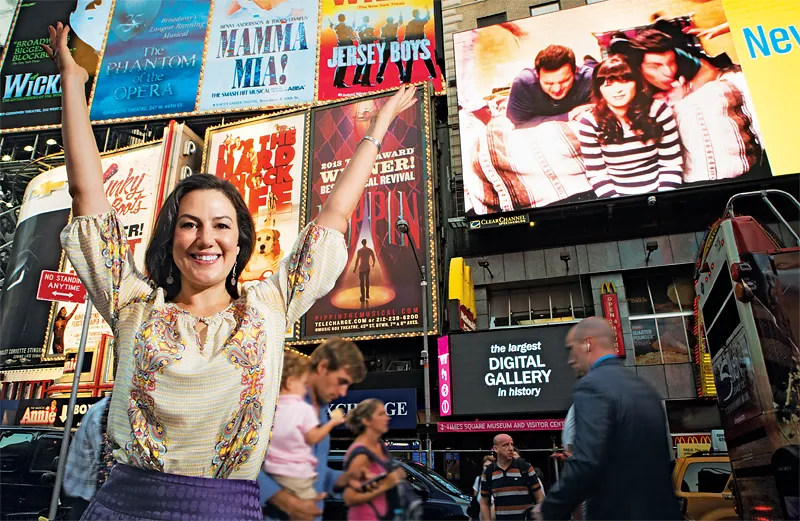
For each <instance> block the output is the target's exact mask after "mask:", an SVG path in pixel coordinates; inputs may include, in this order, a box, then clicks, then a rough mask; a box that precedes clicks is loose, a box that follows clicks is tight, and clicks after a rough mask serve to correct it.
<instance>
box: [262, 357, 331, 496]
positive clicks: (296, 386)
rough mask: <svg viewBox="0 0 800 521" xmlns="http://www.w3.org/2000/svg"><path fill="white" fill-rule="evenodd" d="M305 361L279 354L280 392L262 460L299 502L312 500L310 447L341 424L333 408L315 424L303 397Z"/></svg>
mask: <svg viewBox="0 0 800 521" xmlns="http://www.w3.org/2000/svg"><path fill="white" fill-rule="evenodd" d="M308 370H309V368H308V363H307V359H306V358H304V357H302V356H301V355H299V354H297V353H294V352H292V351H285V352H284V355H283V373H282V374H281V392H280V395H279V396H278V407H277V410H276V411H275V420H274V422H273V424H272V425H273V427H272V439H271V440H270V443H269V449H268V450H267V456H266V458H265V459H264V471H265V472H266V473H267V474H269V475H270V476H271V477H272V479H273V480H275V482H276V483H277V484H278V485H280V486H281V487H283V488H285V489H286V490H289V491H290V492H292V493H294V495H296V496H297V497H298V498H300V499H314V498H316V497H317V493H316V492H315V491H314V481H315V480H316V479H317V458H315V457H314V453H313V450H312V448H311V447H312V446H313V445H316V444H317V443H319V442H320V441H322V440H323V439H324V438H325V437H326V436H328V435H329V434H330V433H331V431H332V430H333V429H334V428H335V427H337V426H339V425H342V424H343V423H344V414H343V413H342V411H341V410H339V409H336V410H334V413H338V414H333V413H332V414H331V420H330V421H329V422H328V423H326V424H325V425H320V424H319V416H318V415H317V411H315V410H314V407H312V406H311V404H309V403H307V402H306V400H305V398H306V395H307V394H308V388H307V387H306V382H307V380H308Z"/></svg>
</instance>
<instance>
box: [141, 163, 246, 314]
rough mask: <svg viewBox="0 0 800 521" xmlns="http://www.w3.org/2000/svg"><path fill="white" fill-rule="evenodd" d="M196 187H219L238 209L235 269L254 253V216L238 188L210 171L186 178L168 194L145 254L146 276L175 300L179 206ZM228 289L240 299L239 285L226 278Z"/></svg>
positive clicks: (179, 286) (177, 281)
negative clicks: (170, 280) (174, 248)
mask: <svg viewBox="0 0 800 521" xmlns="http://www.w3.org/2000/svg"><path fill="white" fill-rule="evenodd" d="M195 190H217V191H218V192H222V193H223V194H224V195H225V196H226V197H227V198H228V200H229V201H230V202H231V204H232V205H233V208H234V209H235V210H236V224H237V225H238V228H239V244H238V246H239V255H237V256H236V270H237V271H238V273H241V272H242V270H243V269H244V267H245V266H246V265H247V262H248V261H249V260H250V256H251V255H252V254H253V247H254V246H253V240H254V237H255V234H256V230H255V225H254V224H253V218H252V217H251V216H250V211H249V210H248V209H247V205H246V204H245V202H244V199H242V196H241V194H239V191H238V190H236V187H234V186H233V185H232V184H231V183H229V182H228V181H225V180H223V179H220V178H219V177H217V176H214V175H211V174H195V175H193V176H190V177H187V178H186V179H184V180H183V181H181V182H180V183H178V186H176V187H175V190H173V191H172V193H171V194H169V197H167V200H166V201H165V202H164V206H162V207H161V211H160V212H159V213H158V219H157V220H156V226H155V229H154V230H153V237H152V238H151V239H150V244H148V245H147V252H146V253H145V255H144V266H145V269H146V270H147V275H148V276H149V277H150V279H151V280H152V281H153V282H155V283H156V285H157V286H159V287H161V288H164V290H165V291H166V299H167V300H172V299H174V298H175V297H176V296H177V295H178V293H179V292H180V290H181V278H180V273H179V272H178V269H177V266H175V262H174V261H173V259H172V240H173V237H174V235H175V226H176V223H177V221H178V207H179V206H180V202H181V199H182V198H183V196H185V195H186V194H188V193H190V192H194V191H195ZM170 268H172V271H173V275H172V278H173V279H174V282H173V283H172V284H168V283H167V277H168V276H169V273H170ZM238 273H237V275H238ZM225 289H227V290H228V294H229V295H230V296H231V297H233V298H234V299H237V298H239V288H238V287H237V285H236V284H231V280H230V277H226V278H225Z"/></svg>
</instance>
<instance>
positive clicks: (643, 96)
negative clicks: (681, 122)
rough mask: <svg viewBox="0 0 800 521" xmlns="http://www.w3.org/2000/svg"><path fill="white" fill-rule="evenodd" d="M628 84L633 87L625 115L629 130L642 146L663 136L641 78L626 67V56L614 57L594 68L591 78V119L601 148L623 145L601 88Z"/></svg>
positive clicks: (617, 126)
mask: <svg viewBox="0 0 800 521" xmlns="http://www.w3.org/2000/svg"><path fill="white" fill-rule="evenodd" d="M627 81H633V82H635V83H636V94H635V95H634V97H633V100H631V103H630V105H628V111H627V116H628V119H629V120H630V122H631V130H632V131H633V132H634V134H636V135H637V136H639V138H640V139H642V140H643V141H645V142H649V141H658V140H660V139H661V138H662V137H663V136H664V129H663V128H662V127H661V125H659V124H658V122H657V121H656V119H655V118H654V117H652V116H651V115H650V108H651V107H652V105H653V99H652V98H651V97H650V95H649V94H648V92H647V89H646V88H645V84H644V80H643V79H642V76H641V74H640V73H639V72H638V71H637V70H636V69H634V68H633V67H632V66H631V64H630V63H628V60H627V59H626V58H625V56H623V55H621V54H613V55H611V56H609V57H608V58H606V59H605V60H603V62H602V63H600V65H598V66H597V67H596V68H595V70H594V75H593V76H592V101H594V117H595V119H596V120H597V126H598V127H599V129H600V131H599V133H598V134H599V135H598V141H599V142H600V144H602V145H609V144H619V143H622V140H623V133H624V132H623V130H622V125H621V124H620V122H619V120H618V119H617V116H616V115H615V114H614V113H613V112H611V109H609V108H608V103H607V102H606V100H605V99H604V98H603V95H602V94H601V93H600V87H602V86H603V85H604V84H605V83H606V82H609V83H613V82H627Z"/></svg>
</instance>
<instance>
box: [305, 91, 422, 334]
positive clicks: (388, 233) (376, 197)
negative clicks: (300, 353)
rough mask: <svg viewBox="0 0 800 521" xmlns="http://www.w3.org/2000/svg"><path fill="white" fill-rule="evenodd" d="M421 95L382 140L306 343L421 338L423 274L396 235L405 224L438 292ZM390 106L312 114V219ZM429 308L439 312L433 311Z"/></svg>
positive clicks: (309, 316) (378, 101)
mask: <svg viewBox="0 0 800 521" xmlns="http://www.w3.org/2000/svg"><path fill="white" fill-rule="evenodd" d="M417 95H418V96H419V97H420V102H419V103H417V104H416V105H415V106H414V107H413V108H411V109H409V110H406V111H405V112H403V113H402V114H400V115H399V116H398V117H397V119H396V120H395V122H394V123H393V124H392V126H391V127H390V128H389V131H388V132H387V134H386V136H385V137H384V139H383V147H382V149H381V151H380V153H379V154H378V158H377V161H376V162H375V166H374V167H373V170H372V176H371V177H370V179H369V181H368V183H367V188H366V190H365V192H364V195H363V197H362V199H361V202H360V204H359V205H358V208H357V209H356V211H355V213H354V214H353V217H352V218H351V220H350V226H349V227H348V230H347V233H346V234H345V241H346V243H347V245H348V254H349V256H348V262H347V265H346V267H345V271H344V273H342V275H341V277H339V280H338V281H337V282H336V286H335V287H334V288H333V290H332V291H331V292H330V293H329V294H328V295H326V296H325V297H323V298H321V299H320V300H318V301H317V302H316V303H315V304H314V305H313V306H312V307H311V309H310V310H309V311H308V313H306V315H305V319H304V320H305V322H304V338H309V339H314V338H324V337H329V336H334V335H337V336H350V337H371V336H377V335H388V334H402V333H407V334H413V333H416V334H419V332H421V328H422V293H421V289H420V285H419V281H420V278H419V277H420V275H419V269H418V267H417V265H416V263H415V261H414V254H413V252H412V251H411V245H410V244H409V240H408V238H407V237H406V236H404V235H403V234H401V233H400V232H398V231H397V229H396V228H395V223H396V222H397V220H398V219H404V220H406V221H407V222H408V224H409V230H410V231H409V233H410V235H411V236H412V238H413V241H414V244H415V246H416V248H417V250H416V253H417V257H418V258H419V259H420V262H422V263H425V264H426V265H427V267H426V269H427V270H428V273H429V274H433V275H434V276H433V277H431V276H429V277H428V278H429V285H428V287H429V288H435V287H436V283H435V280H436V279H435V272H433V271H432V266H431V262H432V256H433V245H432V243H431V239H430V238H431V237H432V234H433V231H432V226H433V221H432V220H431V219H432V215H431V213H432V205H431V198H432V186H431V181H430V178H429V175H428V172H429V164H428V161H429V157H428V138H427V134H426V128H427V125H426V124H425V121H426V120H425V118H426V115H427V110H428V105H427V103H425V102H424V100H423V99H422V98H424V96H423V95H422V93H421V92H419V93H418V94H417ZM386 99H387V98H386V97H381V98H373V99H368V100H361V101H357V102H352V103H348V104H344V105H339V106H335V107H330V108H324V109H318V110H316V111H314V112H313V116H312V141H311V158H310V168H309V196H308V217H309V219H314V218H315V217H316V216H317V214H318V213H319V211H320V209H321V208H322V205H323V204H324V203H325V200H326V199H327V198H328V194H330V192H331V189H332V188H333V186H334V183H335V182H336V179H337V177H338V176H339V175H340V174H341V173H342V171H343V170H344V169H345V168H346V167H347V163H348V162H349V161H350V159H351V158H352V157H353V154H354V153H355V150H356V147H357V146H358V143H359V140H360V139H361V138H362V137H363V136H364V134H365V133H366V131H367V128H368V127H369V125H370V120H371V119H372V117H373V116H374V114H375V113H376V111H377V110H378V109H379V108H380V106H381V105H382V104H383V103H384V102H385V100H386ZM431 278H433V282H430V281H431ZM434 295H435V294H434ZM434 300H435V297H434ZM429 309H435V305H434V306H433V307H429ZM430 323H432V324H435V323H436V320H433V321H432V322H430Z"/></svg>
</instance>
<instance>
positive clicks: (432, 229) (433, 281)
mask: <svg viewBox="0 0 800 521" xmlns="http://www.w3.org/2000/svg"><path fill="white" fill-rule="evenodd" d="M393 90H394V91H396V90H398V89H397V88H395V89H391V90H389V91H387V92H392V91H393ZM415 90H416V91H417V92H420V89H419V88H418V87H415ZM387 92H381V93H380V94H379V93H370V95H368V96H352V97H349V98H346V99H344V100H336V102H332V103H325V104H324V105H318V106H315V107H314V108H312V109H311V110H310V114H311V117H310V126H309V128H310V131H309V141H310V144H309V154H308V179H307V180H306V185H307V186H308V187H309V188H310V185H311V161H312V160H313V158H312V157H311V152H310V151H311V149H312V148H311V147H313V145H314V139H313V137H311V135H312V134H313V132H314V117H315V114H316V113H317V112H318V111H320V110H327V109H330V108H332V107H334V106H336V105H347V104H350V103H354V102H357V101H367V100H370V99H375V98H380V97H384V96H386V94H387ZM421 98H422V101H421V106H420V107H418V108H417V109H416V110H421V115H422V118H421V120H420V124H421V126H422V128H421V130H422V132H421V133H420V135H421V138H422V143H421V148H422V150H423V152H424V154H425V161H424V166H425V170H424V171H423V173H424V175H425V183H424V187H425V191H424V193H425V197H426V199H427V204H426V205H425V206H424V210H425V221H426V222H425V224H426V227H425V228H424V229H425V231H426V233H427V235H428V237H427V239H428V244H427V248H426V245H425V244H420V245H419V247H420V249H422V250H423V251H427V252H428V259H427V261H426V269H427V272H426V274H427V284H428V288H429V289H428V291H427V292H426V297H429V298H430V301H429V302H430V311H429V319H430V320H431V322H430V324H429V326H428V331H427V332H425V331H423V328H422V327H421V326H420V327H419V328H418V329H419V330H418V331H396V332H389V333H375V334H367V335H354V336H350V335H346V334H333V335H331V334H329V335H320V336H313V337H311V336H307V335H305V334H304V326H305V320H306V318H305V315H304V316H303V318H302V319H301V320H302V326H301V328H300V335H299V340H297V341H292V342H291V343H287V345H308V344H319V343H321V342H323V341H324V340H327V339H328V338H331V337H335V336H338V337H342V338H347V339H348V340H352V341H361V340H381V339H387V338H411V337H421V336H425V335H438V334H439V291H438V281H439V278H438V273H437V271H436V267H437V266H436V265H437V259H438V247H437V244H436V242H437V241H436V240H435V238H436V226H435V222H436V214H437V211H436V207H435V205H434V203H433V200H434V190H433V182H434V177H435V175H436V173H435V171H434V168H435V167H434V165H433V162H432V161H431V155H432V152H433V149H432V136H431V124H432V118H433V114H432V111H431V101H430V98H431V87H430V82H425V83H424V85H423V88H422V89H421ZM307 206H308V204H307ZM306 213H308V209H306ZM307 220H308V219H307Z"/></svg>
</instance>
